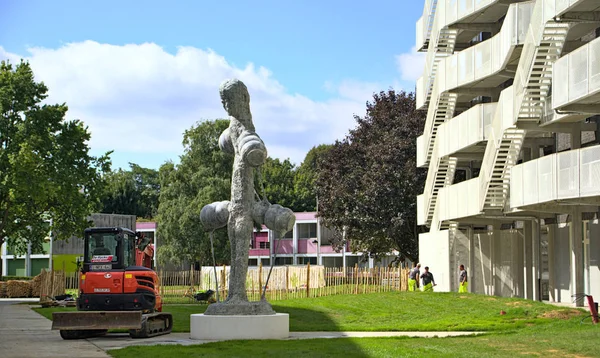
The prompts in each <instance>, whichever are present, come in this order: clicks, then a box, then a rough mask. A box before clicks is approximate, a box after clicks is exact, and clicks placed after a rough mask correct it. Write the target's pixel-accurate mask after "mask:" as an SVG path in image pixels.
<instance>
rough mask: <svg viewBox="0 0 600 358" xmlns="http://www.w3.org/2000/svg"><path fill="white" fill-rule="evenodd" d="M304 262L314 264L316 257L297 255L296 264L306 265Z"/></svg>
mask: <svg viewBox="0 0 600 358" xmlns="http://www.w3.org/2000/svg"><path fill="white" fill-rule="evenodd" d="M306 264H311V265H316V264H317V258H316V257H298V265H306Z"/></svg>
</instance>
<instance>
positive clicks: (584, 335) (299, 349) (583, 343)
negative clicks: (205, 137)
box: [108, 319, 600, 358]
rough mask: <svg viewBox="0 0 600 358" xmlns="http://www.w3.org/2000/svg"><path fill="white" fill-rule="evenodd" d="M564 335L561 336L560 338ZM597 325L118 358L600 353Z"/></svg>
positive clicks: (159, 351)
mask: <svg viewBox="0 0 600 358" xmlns="http://www.w3.org/2000/svg"><path fill="white" fill-rule="evenodd" d="M557 336H560V338H557ZM598 338H600V332H599V330H598V327H596V326H591V325H583V326H582V325H579V320H578V319H571V320H567V321H564V322H555V323H554V324H549V325H544V326H543V327H536V326H531V327H526V328H523V329H520V330H519V331H518V332H511V333H504V334H502V333H492V334H486V335H484V336H477V337H473V336H468V337H456V338H405V337H397V338H396V337H395V338H339V339H311V340H287V341H276V340H271V341H231V342H217V343H208V344H202V345H194V346H165V345H163V346H154V347H142V346H132V347H128V348H124V349H119V350H111V351H109V352H108V353H109V354H110V355H111V356H113V357H116V358H137V357H140V356H143V357H144V358H153V357H165V356H174V357H180V358H185V357H284V356H292V357H293V356H307V357H346V358H350V357H360V358H362V357H512V356H521V357H532V356H542V357H543V356H546V357H573V358H574V357H598V356H600V348H598V344H597V341H598Z"/></svg>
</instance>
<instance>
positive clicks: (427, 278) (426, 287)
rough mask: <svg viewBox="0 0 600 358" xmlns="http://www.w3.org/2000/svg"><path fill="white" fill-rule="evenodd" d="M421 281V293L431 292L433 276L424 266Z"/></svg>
mask: <svg viewBox="0 0 600 358" xmlns="http://www.w3.org/2000/svg"><path fill="white" fill-rule="evenodd" d="M421 280H422V281H423V292H427V291H429V292H433V286H435V279H434V278H433V274H432V273H431V272H429V267H428V266H425V272H423V274H422V275H421Z"/></svg>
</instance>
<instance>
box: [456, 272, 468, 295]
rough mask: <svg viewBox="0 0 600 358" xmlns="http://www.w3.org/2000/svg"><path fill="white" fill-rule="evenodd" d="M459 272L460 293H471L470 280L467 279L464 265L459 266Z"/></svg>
mask: <svg viewBox="0 0 600 358" xmlns="http://www.w3.org/2000/svg"><path fill="white" fill-rule="evenodd" d="M458 270H459V286H458V293H467V292H469V280H468V279H467V270H465V266H464V265H460V266H458Z"/></svg>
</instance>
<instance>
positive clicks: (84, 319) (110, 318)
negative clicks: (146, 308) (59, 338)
mask: <svg viewBox="0 0 600 358" xmlns="http://www.w3.org/2000/svg"><path fill="white" fill-rule="evenodd" d="M141 328H142V312H141V311H78V312H54V313H52V329H59V330H61V331H71V330H73V331H74V330H106V329H141Z"/></svg>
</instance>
